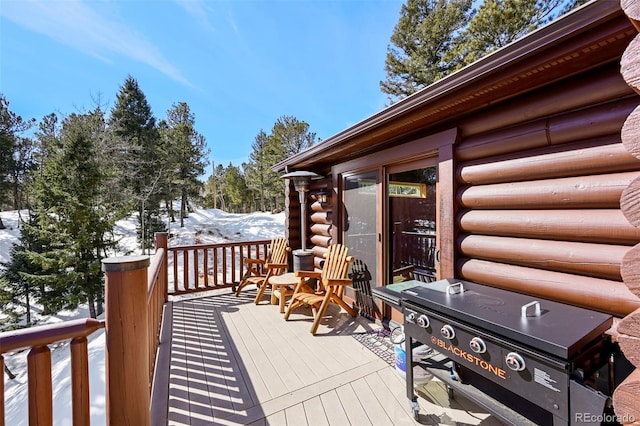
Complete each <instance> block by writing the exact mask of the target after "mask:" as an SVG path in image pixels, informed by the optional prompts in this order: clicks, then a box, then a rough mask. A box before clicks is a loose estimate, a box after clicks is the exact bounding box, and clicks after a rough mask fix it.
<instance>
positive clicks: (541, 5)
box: [446, 0, 564, 68]
mask: <svg viewBox="0 0 640 426" xmlns="http://www.w3.org/2000/svg"><path fill="white" fill-rule="evenodd" d="M562 3H564V2H563V0H484V2H483V3H482V4H481V5H480V7H479V8H478V10H477V12H476V13H475V15H474V16H473V19H471V21H470V22H469V25H468V27H467V28H466V29H465V30H464V31H463V32H462V34H461V35H460V36H459V37H457V38H456V40H455V42H454V45H453V46H452V49H451V51H450V52H449V53H448V55H446V59H448V60H449V61H450V62H452V63H455V64H456V66H455V68H461V67H463V66H464V65H467V64H470V63H472V62H475V61H477V60H478V59H480V58H481V57H483V56H484V55H486V54H488V53H490V52H492V51H494V50H497V49H499V48H501V47H504V46H506V45H507V44H509V43H511V42H513V41H515V40H517V39H519V38H521V37H523V36H524V35H526V34H527V33H529V32H531V31H533V30H534V29H536V28H538V27H540V26H541V25H543V24H545V23H547V22H549V21H550V20H551V19H552V17H553V15H552V14H553V13H554V11H556V10H557V9H558V8H559V7H560V6H561V4H562Z"/></svg>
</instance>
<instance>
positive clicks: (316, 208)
mask: <svg viewBox="0 0 640 426" xmlns="http://www.w3.org/2000/svg"><path fill="white" fill-rule="evenodd" d="M319 191H324V192H325V193H326V194H327V195H328V199H327V202H325V203H321V202H320V201H318V200H316V199H315V198H314V193H316V192H319ZM335 198H336V197H335V194H333V193H332V190H331V179H330V178H325V179H319V180H317V181H313V182H312V184H311V197H310V203H311V206H310V208H309V215H310V216H309V226H310V229H309V232H308V235H309V236H310V237H309V240H310V243H311V248H312V250H313V254H314V256H315V258H314V265H315V267H316V268H318V269H320V268H321V262H322V259H323V258H324V254H325V253H326V252H327V247H329V245H330V244H331V243H334V242H337V241H336V240H335V239H334V235H333V234H334V232H335V227H334V223H333V202H334V200H335Z"/></svg>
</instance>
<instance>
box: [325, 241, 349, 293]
mask: <svg viewBox="0 0 640 426" xmlns="http://www.w3.org/2000/svg"><path fill="white" fill-rule="evenodd" d="M348 253H349V248H347V247H346V246H343V245H342V244H331V245H330V246H329V248H328V250H327V252H326V253H325V255H324V258H325V260H324V265H323V266H322V272H321V274H320V277H321V280H322V283H323V284H324V283H325V282H326V281H327V280H330V279H344V278H347V273H348V272H349V263H350V262H353V257H352V256H347V254H348Z"/></svg>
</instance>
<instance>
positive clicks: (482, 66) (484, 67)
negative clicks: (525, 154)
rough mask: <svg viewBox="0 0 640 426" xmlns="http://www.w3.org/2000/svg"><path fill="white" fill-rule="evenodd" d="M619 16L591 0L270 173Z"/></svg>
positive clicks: (609, 4) (318, 156) (321, 154)
mask: <svg viewBox="0 0 640 426" xmlns="http://www.w3.org/2000/svg"><path fill="white" fill-rule="evenodd" d="M621 14H622V11H621V9H620V5H619V3H618V2H617V1H603V0H593V1H592V2H590V3H587V4H585V5H583V6H582V7H580V8H578V9H576V10H575V11H573V12H571V13H569V14H567V15H565V16H563V17H562V18H560V19H558V20H556V21H554V22H552V23H550V24H548V25H546V26H544V27H541V28H539V29H537V30H536V31H534V32H532V33H530V34H528V35H527V36H525V37H523V38H521V39H519V40H516V41H515V42H513V43H511V44H509V45H507V46H505V47H504V48H502V49H499V50H497V51H495V52H493V53H491V54H489V55H487V56H485V57H483V58H482V59H480V60H478V61H476V62H474V63H473V64H470V65H468V66H467V67H465V68H462V69H461V70H459V71H457V72H455V73H453V74H450V75H449V76H447V77H445V78H443V79H441V80H438V81H437V82H435V83H433V84H431V85H430V86H428V87H425V88H424V89H422V90H420V91H419V92H416V93H414V94H412V95H411V96H408V97H407V98H404V99H402V100H401V101H398V102H397V103H395V104H393V105H391V106H389V107H387V108H385V109H383V110H381V111H379V112H377V113H375V114H373V115H372V116H370V117H368V118H366V119H364V120H362V121H360V122H359V123H356V124H355V125H353V126H351V127H349V128H347V129H345V130H343V131H341V132H339V133H337V134H335V135H333V136H331V137H329V138H327V139H325V140H324V141H322V142H321V143H319V144H317V145H314V146H312V147H311V148H308V149H306V150H305V151H302V152H300V153H297V154H295V155H293V156H291V157H289V158H287V159H286V160H284V161H282V162H280V163H278V164H276V165H274V166H273V167H272V170H274V171H275V172H281V171H283V170H285V168H289V169H296V168H297V167H299V166H300V165H302V164H310V163H315V162H321V161H322V159H323V158H325V157H328V156H329V155H330V154H329V153H330V152H331V151H332V149H333V148H336V147H337V146H339V145H342V144H346V143H349V142H350V141H353V140H355V139H356V138H364V137H366V134H367V133H370V132H372V131H374V130H375V129H378V128H380V127H381V126H385V125H387V124H388V123H391V122H393V120H396V119H398V118H399V117H402V116H405V115H408V114H410V113H411V112H412V111H414V110H416V109H418V108H420V107H421V106H424V105H426V104H428V103H430V102H435V101H436V100H440V99H443V98H446V97H455V93H456V92H457V91H460V90H462V89H463V88H466V87H469V86H471V85H472V84H474V83H476V82H477V81H478V80H481V79H485V81H486V79H487V78H488V77H491V76H500V74H501V73H502V71H503V70H504V69H505V68H508V67H510V66H511V65H512V64H514V63H516V62H519V61H522V60H523V59H524V58H527V57H529V56H534V55H535V54H537V53H539V51H540V50H541V49H543V48H549V47H551V46H553V45H556V44H558V43H560V42H561V41H562V40H563V39H565V38H567V37H569V36H571V35H572V34H574V33H576V32H583V31H586V30H588V29H589V28H591V27H594V26H597V25H599V24H600V23H602V22H606V21H608V20H610V19H612V18H613V17H615V16H617V15H621ZM497 80H499V79H498V78H494V80H493V81H494V82H495V81H497ZM486 96H487V97H490V96H492V94H491V93H487V94H486ZM366 148H367V147H365V148H364V149H366Z"/></svg>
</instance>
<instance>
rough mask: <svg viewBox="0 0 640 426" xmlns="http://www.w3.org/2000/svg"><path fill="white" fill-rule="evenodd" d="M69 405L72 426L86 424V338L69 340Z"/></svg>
mask: <svg viewBox="0 0 640 426" xmlns="http://www.w3.org/2000/svg"><path fill="white" fill-rule="evenodd" d="M70 350H71V407H72V411H73V426H82V425H86V426H88V425H89V424H90V422H89V358H88V351H87V338H86V337H84V336H83V337H76V338H75V339H72V340H71V348H70Z"/></svg>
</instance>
